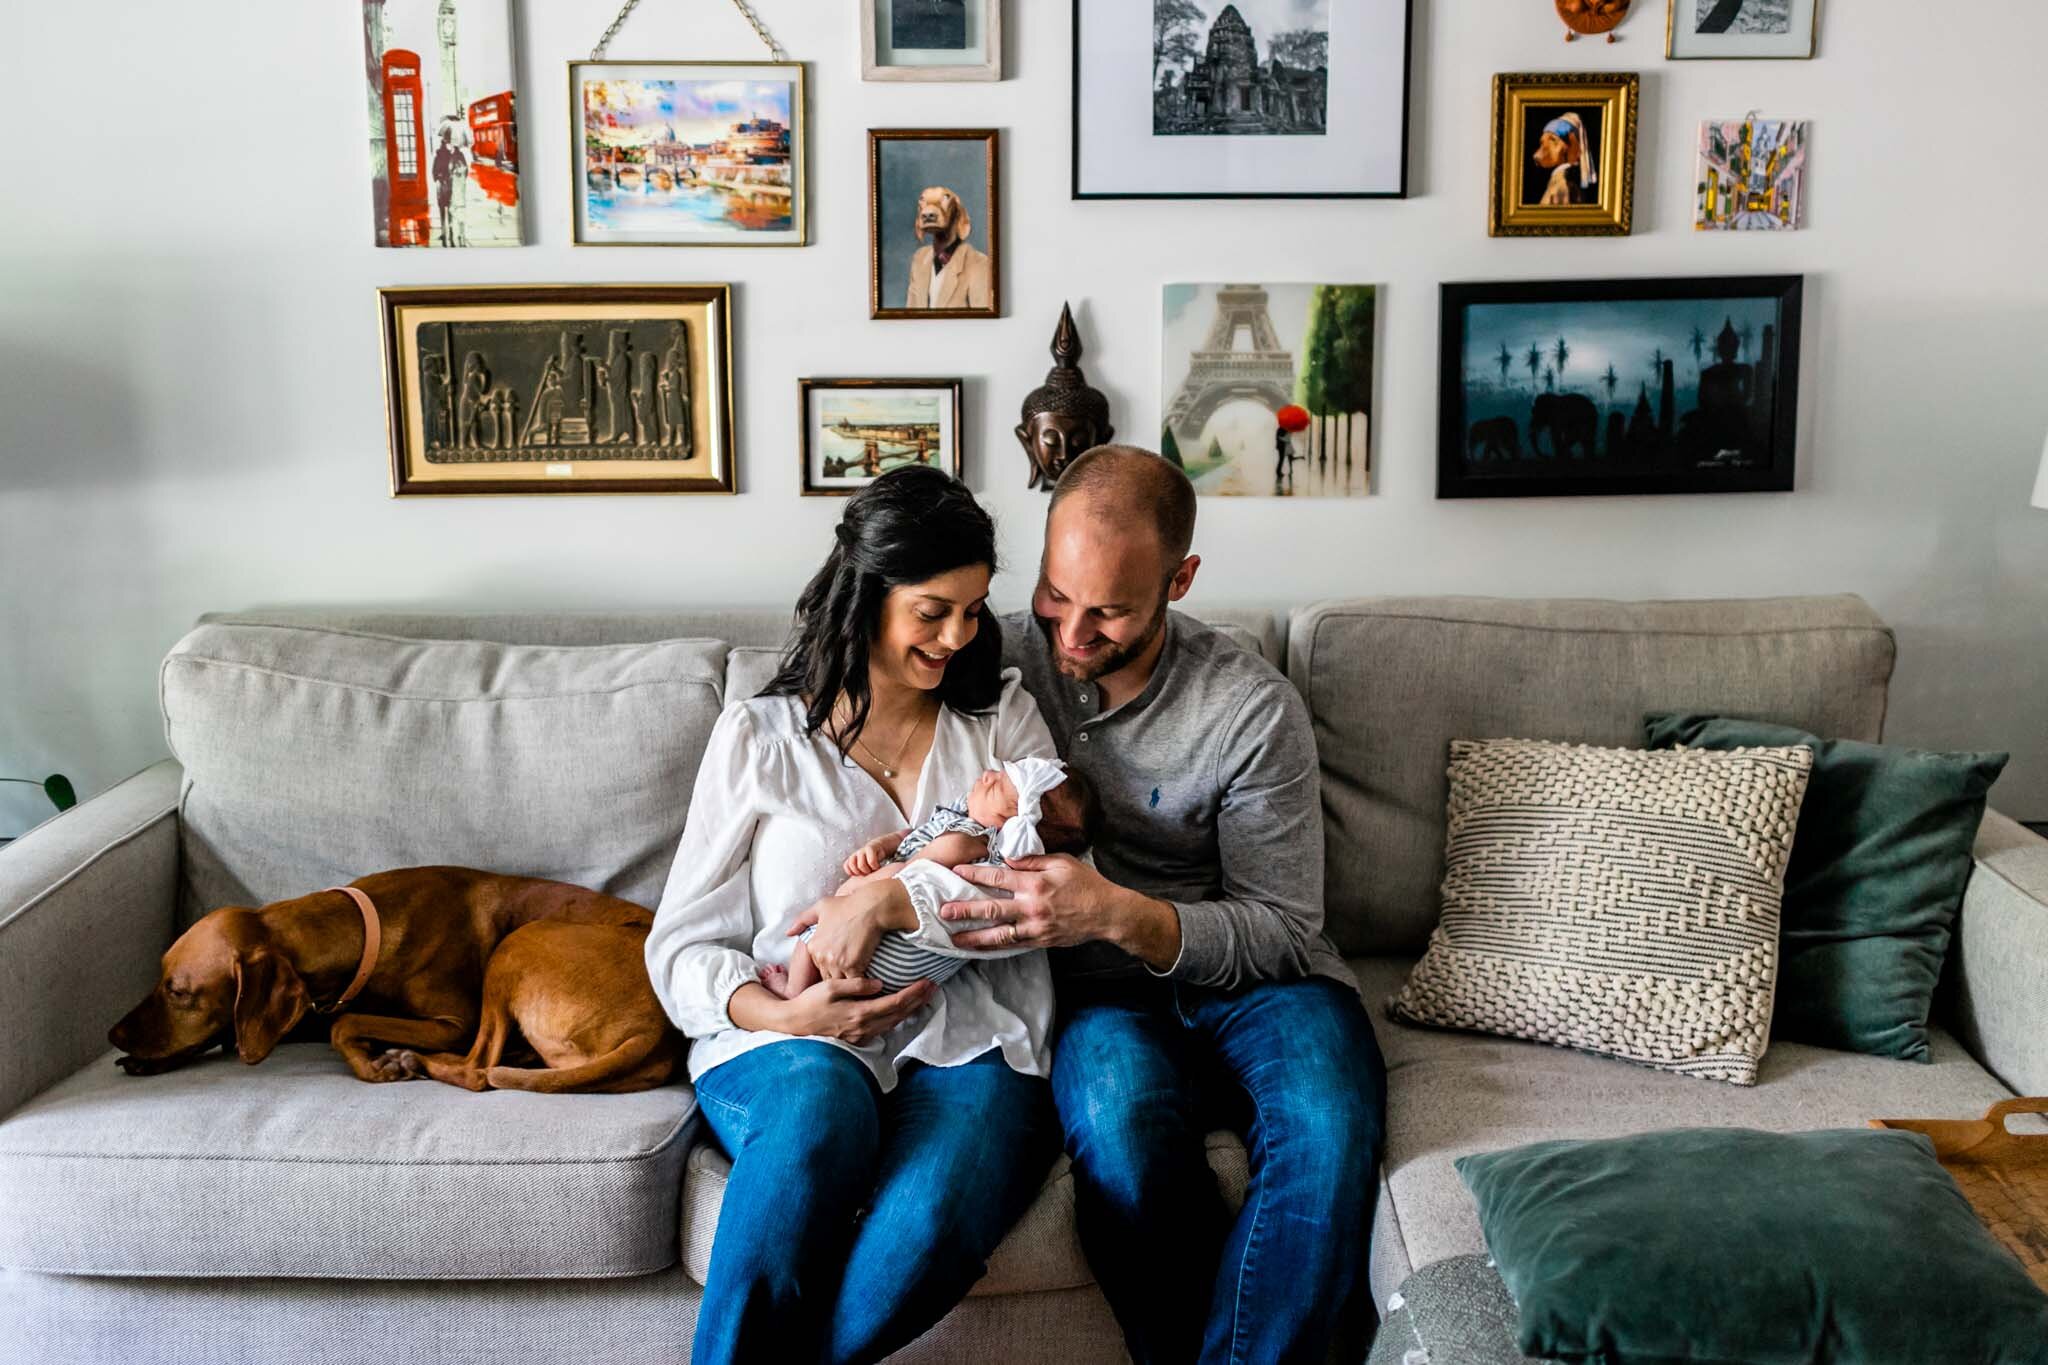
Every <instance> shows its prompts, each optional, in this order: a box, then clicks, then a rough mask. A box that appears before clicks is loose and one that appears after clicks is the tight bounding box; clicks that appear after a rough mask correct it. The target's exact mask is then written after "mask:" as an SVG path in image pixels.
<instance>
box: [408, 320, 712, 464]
mask: <svg viewBox="0 0 2048 1365" xmlns="http://www.w3.org/2000/svg"><path fill="white" fill-rule="evenodd" d="M380 297H381V299H382V301H383V305H384V319H385V347H386V360H387V367H388V370H389V383H390V395H389V396H390V409H391V435H392V447H393V448H392V462H393V463H392V470H393V474H392V477H393V491H394V492H397V493H400V494H406V493H423V492H434V493H469V492H490V493H504V492H523V493H541V492H555V491H584V492H590V491H602V492H620V491H633V492H691V491H721V492H730V491H732V459H731V453H730V446H731V409H730V404H731V398H730V394H731V385H730V379H729V370H728V366H729V355H730V340H731V339H730V336H729V335H728V330H727V329H728V326H729V322H728V319H729V309H728V301H727V294H726V289H725V287H724V286H722V285H597V286H583V287H577V286H549V285H500V286H478V287H471V288H449V289H438V288H428V289H386V290H383V291H382V292H381V295H380Z"/></svg>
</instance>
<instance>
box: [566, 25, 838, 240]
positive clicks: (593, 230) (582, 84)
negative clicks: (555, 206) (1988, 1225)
mask: <svg viewBox="0 0 2048 1365" xmlns="http://www.w3.org/2000/svg"><path fill="white" fill-rule="evenodd" d="M805 179H806V168H805V151H804V67H803V63H801V62H571V63H569V184H570V186H571V188H572V190H573V192H574V195H575V203H574V205H573V206H572V209H571V214H570V222H571V225H572V228H573V236H574V239H575V242H576V245H578V246H802V245H804V244H805V243H806V242H807V241H808V240H809V237H808V233H807V224H808V220H809V204H808V202H807V195H806V192H805Z"/></svg>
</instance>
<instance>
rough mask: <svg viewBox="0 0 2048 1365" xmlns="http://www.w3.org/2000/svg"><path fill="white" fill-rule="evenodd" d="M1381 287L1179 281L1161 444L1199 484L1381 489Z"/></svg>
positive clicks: (1167, 352) (1199, 487) (1316, 491)
mask: <svg viewBox="0 0 2048 1365" xmlns="http://www.w3.org/2000/svg"><path fill="white" fill-rule="evenodd" d="M1376 303H1377V291H1376V290H1375V289H1374V287H1373V286H1371V285H1360V284H1220V285H1219V284H1170V285H1167V286H1166V290H1165V296H1164V315H1163V317H1164V332H1163V339H1162V346H1161V352H1162V355H1163V356H1164V359H1165V386H1164V388H1163V389H1162V390H1161V402H1162V405H1163V406H1162V411H1163V413H1164V416H1163V417H1162V419H1161V424H1160V425H1161V430H1160V436H1159V448H1160V452H1161V453H1162V454H1164V455H1165V456H1166V457H1167V458H1168V459H1171V460H1174V461H1176V462H1177V463H1179V464H1180V465H1181V467H1182V468H1184V469H1186V470H1187V473H1188V477H1189V478H1190V479H1192V480H1193V481H1194V485H1195V491H1196V492H1197V493H1202V494H1210V495H1223V496H1235V497H1301V498H1343V497H1364V496H1365V495H1367V494H1368V493H1370V492H1371V491H1372V442H1371V428H1372V406H1373V346H1374V341H1375V337H1376V335H1377V334H1376V330H1375V305H1376Z"/></svg>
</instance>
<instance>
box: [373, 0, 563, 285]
mask: <svg viewBox="0 0 2048 1365" xmlns="http://www.w3.org/2000/svg"><path fill="white" fill-rule="evenodd" d="M360 3H361V5H362V12H363V63H364V68H365V71H366V72H367V75H368V79H369V96H370V216H371V223H372V226H373V229H374V231H375V234H376V241H377V245H378V246H414V247H418V246H424V247H458V246H518V245H520V243H522V242H523V241H525V234H524V231H523V227H522V224H521V221H520V208H519V126H518V122H517V120H516V119H515V118H514V108H515V105H516V103H517V100H516V98H515V92H514V90H513V79H514V78H513V56H512V5H511V0H360Z"/></svg>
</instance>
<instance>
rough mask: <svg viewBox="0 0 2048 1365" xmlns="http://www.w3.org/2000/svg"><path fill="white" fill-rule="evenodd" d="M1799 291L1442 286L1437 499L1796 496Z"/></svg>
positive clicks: (1580, 284)
mask: <svg viewBox="0 0 2048 1365" xmlns="http://www.w3.org/2000/svg"><path fill="white" fill-rule="evenodd" d="M1802 293H1803V283H1802V280H1801V277H1800V276H1797V275H1757V276H1739V277H1731V278H1717V279H1675V280H1564V281H1542V282H1536V283H1512V284H1447V285H1445V286H1443V331H1442V338H1443V354H1442V363H1441V366H1440V371H1439V374H1440V380H1439V382H1440V396H1439V408H1438V416H1439V420H1440V423H1441V426H1440V429H1439V433H1438V442H1437V496H1438V497H1440V498H1526V497H1545V496H1556V495H1564V494H1594V493H1762V492H1786V491H1789V490H1790V489H1791V488H1792V481H1793V465H1794V461H1793V455H1794V442H1795V438H1796V436H1797V434H1798V426H1799V331H1800V306H1801V298H1802ZM1631 390H1633V392H1631Z"/></svg>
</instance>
